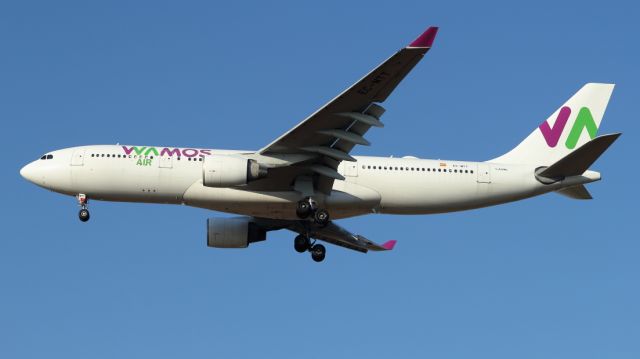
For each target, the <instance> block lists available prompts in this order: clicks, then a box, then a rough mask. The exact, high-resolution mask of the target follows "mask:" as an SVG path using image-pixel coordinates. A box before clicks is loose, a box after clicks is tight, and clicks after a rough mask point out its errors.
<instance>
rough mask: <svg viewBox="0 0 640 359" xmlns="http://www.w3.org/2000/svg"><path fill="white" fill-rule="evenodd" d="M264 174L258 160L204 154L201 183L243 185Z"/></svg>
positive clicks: (212, 185)
mask: <svg viewBox="0 0 640 359" xmlns="http://www.w3.org/2000/svg"><path fill="white" fill-rule="evenodd" d="M266 175H267V170H266V169H265V168H263V167H261V166H260V165H259V164H258V162H256V161H254V160H250V159H247V158H242V157H239V156H224V155H219V156H216V155H213V156H206V157H205V158H204V161H203V163H202V184H203V185H204V186H207V187H231V186H238V185H243V184H247V183H249V182H251V181H255V180H257V179H260V178H263V177H265V176H266Z"/></svg>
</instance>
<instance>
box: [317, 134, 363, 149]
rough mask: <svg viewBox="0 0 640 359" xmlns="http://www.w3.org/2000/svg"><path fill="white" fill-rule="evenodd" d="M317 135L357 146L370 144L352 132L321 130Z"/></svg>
mask: <svg viewBox="0 0 640 359" xmlns="http://www.w3.org/2000/svg"><path fill="white" fill-rule="evenodd" d="M318 133H320V134H322V135H327V136H333V137H336V138H339V139H341V140H345V141H348V142H351V143H355V144H357V145H364V146H369V145H371V142H369V141H367V140H366V139H365V138H364V137H362V136H360V135H358V134H355V133H353V132H347V131H344V130H321V131H318Z"/></svg>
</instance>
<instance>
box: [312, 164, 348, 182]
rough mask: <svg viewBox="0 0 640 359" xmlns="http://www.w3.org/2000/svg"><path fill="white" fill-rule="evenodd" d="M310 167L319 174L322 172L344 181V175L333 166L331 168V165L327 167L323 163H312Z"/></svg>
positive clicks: (324, 174)
mask: <svg viewBox="0 0 640 359" xmlns="http://www.w3.org/2000/svg"><path fill="white" fill-rule="evenodd" d="M309 168H310V169H311V170H312V171H313V172H315V173H318V174H321V175H323V176H327V177H330V178H333V179H337V180H340V181H344V177H343V176H342V175H341V174H340V173H338V171H336V170H334V169H333V168H329V167H325V166H322V165H311V166H309Z"/></svg>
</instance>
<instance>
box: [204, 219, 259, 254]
mask: <svg viewBox="0 0 640 359" xmlns="http://www.w3.org/2000/svg"><path fill="white" fill-rule="evenodd" d="M265 239H267V231H266V230H264V229H263V228H261V227H260V226H258V225H257V224H255V223H254V222H252V221H251V219H250V218H248V217H234V218H209V219H208V220H207V246H208V247H215V248H247V247H248V246H249V243H253V242H259V241H264V240H265Z"/></svg>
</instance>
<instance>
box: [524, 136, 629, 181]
mask: <svg viewBox="0 0 640 359" xmlns="http://www.w3.org/2000/svg"><path fill="white" fill-rule="evenodd" d="M620 135H621V133H614V134H610V135H603V136H598V137H596V138H594V139H593V140H591V141H589V142H587V143H585V144H584V145H583V146H582V147H580V148H578V149H577V150H575V151H573V152H571V153H569V154H568V155H566V156H564V157H563V158H561V159H560V160H558V162H556V163H554V164H552V165H551V166H549V167H547V168H545V169H544V170H542V171H541V172H539V173H537V174H536V175H537V176H538V177H544V178H549V179H562V178H565V177H570V176H579V175H581V174H583V173H584V172H585V171H586V170H588V169H589V166H591V165H592V164H593V163H594V162H595V161H596V160H597V159H598V157H600V156H601V155H602V154H603V153H604V151H606V150H607V148H609V146H611V144H613V142H615V140H617V139H618V137H620Z"/></svg>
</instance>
